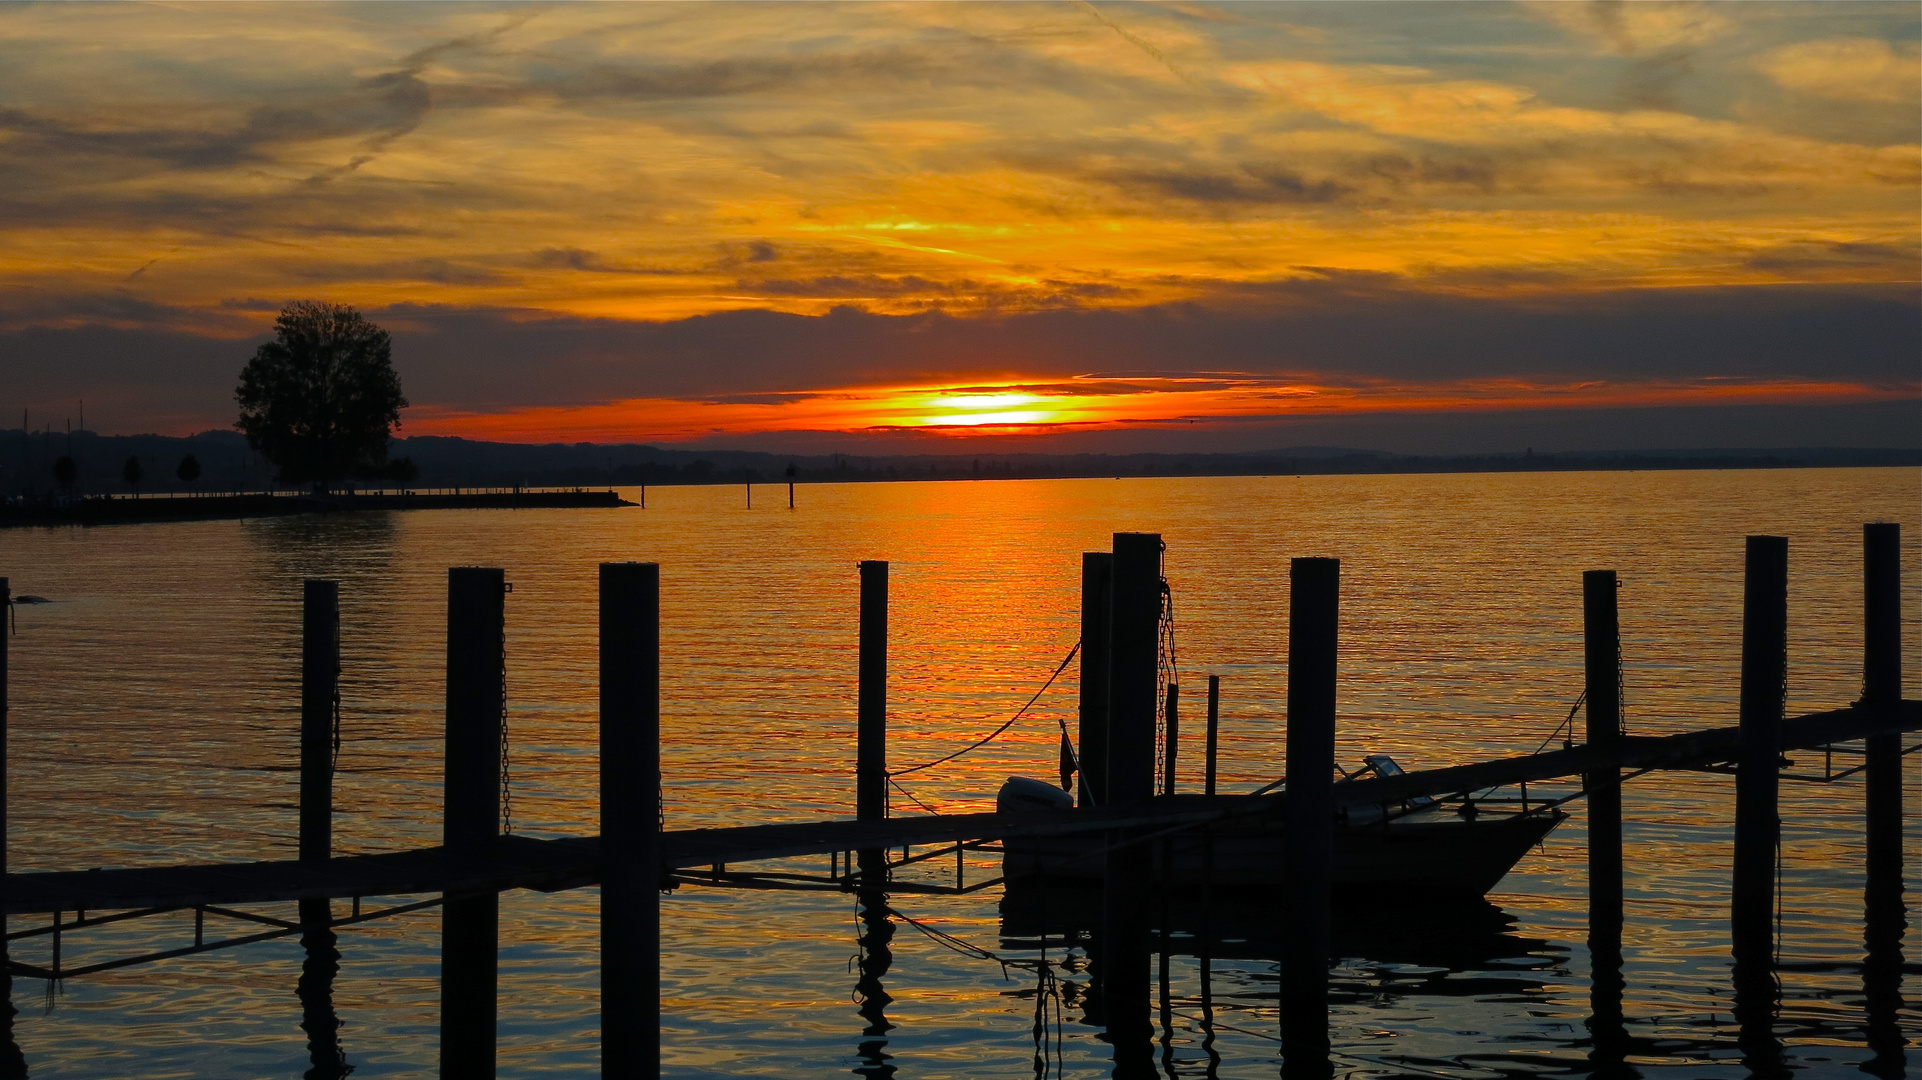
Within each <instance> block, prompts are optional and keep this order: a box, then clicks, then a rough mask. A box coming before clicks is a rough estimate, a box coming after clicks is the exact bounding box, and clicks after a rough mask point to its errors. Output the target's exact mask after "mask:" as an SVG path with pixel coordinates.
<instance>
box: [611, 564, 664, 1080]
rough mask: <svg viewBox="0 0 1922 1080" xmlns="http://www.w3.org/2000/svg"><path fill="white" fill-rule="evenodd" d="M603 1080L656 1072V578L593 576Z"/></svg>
mask: <svg viewBox="0 0 1922 1080" xmlns="http://www.w3.org/2000/svg"><path fill="white" fill-rule="evenodd" d="M600 574H601V577H600V678H601V701H600V705H601V731H600V751H601V767H600V786H601V866H602V870H601V874H602V877H601V1074H602V1075H603V1076H608V1077H640V1076H659V1075H660V1062H661V992H660V972H661V902H660V882H661V752H660V747H661V568H660V565H659V564H658V563H641V562H625V563H602V564H601V568H600Z"/></svg>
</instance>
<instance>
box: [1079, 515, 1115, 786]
mask: <svg viewBox="0 0 1922 1080" xmlns="http://www.w3.org/2000/svg"><path fill="white" fill-rule="evenodd" d="M1113 608H1114V554H1113V553H1112V552H1107V551H1084V552H1082V553H1081V699H1080V703H1079V705H1080V708H1079V718H1078V719H1079V722H1080V728H1079V734H1080V736H1081V746H1080V758H1081V791H1080V797H1079V798H1078V799H1077V800H1076V805H1077V806H1101V805H1103V804H1104V803H1106V802H1107V801H1108V673H1109V670H1110V666H1111V665H1110V659H1111V655H1112V654H1111V651H1110V648H1109V642H1110V633H1111V631H1112V627H1111V626H1110V625H1109V624H1110V622H1111V620H1112V618H1113Z"/></svg>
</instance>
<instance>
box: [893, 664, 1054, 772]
mask: <svg viewBox="0 0 1922 1080" xmlns="http://www.w3.org/2000/svg"><path fill="white" fill-rule="evenodd" d="M1080 651H1081V643H1080V642H1079V641H1077V642H1075V643H1074V648H1072V649H1069V650H1068V655H1067V656H1065V657H1063V658H1062V659H1061V663H1060V664H1059V665H1058V666H1057V667H1056V668H1055V669H1054V674H1052V675H1050V676H1048V681H1047V682H1044V683H1042V684H1041V689H1039V690H1036V691H1035V692H1034V696H1033V697H1031V698H1029V699H1028V703H1027V704H1026V705H1023V706H1021V707H1020V708H1019V709H1016V710H1015V713H1014V715H1013V716H1010V717H1008V722H1007V723H1005V724H1002V725H1001V726H1000V727H998V728H995V729H994V730H993V731H990V732H989V733H988V734H987V735H986V736H985V737H983V738H981V739H977V740H975V741H974V742H972V743H969V744H968V745H967V746H964V747H962V748H961V749H959V750H956V751H955V752H954V753H952V754H949V755H947V756H946V757H938V758H935V759H934V760H933V761H925V762H922V763H921V764H919V765H911V766H909V767H908V768H905V769H896V770H894V771H893V772H891V773H888V774H887V775H888V778H889V779H893V778H894V777H897V776H906V775H908V774H909V773H918V772H920V771H921V770H922V769H932V768H934V767H935V766H936V765H943V764H946V763H947V762H950V761H953V760H954V759H955V758H958V757H960V756H961V755H962V754H967V753H971V752H973V751H975V750H979V749H981V748H982V747H984V746H986V745H988V744H989V743H991V742H993V741H994V740H995V739H997V738H999V737H1000V735H1001V733H1002V732H1004V731H1006V730H1008V729H1009V728H1011V727H1013V726H1014V722H1015V721H1016V720H1019V719H1021V717H1022V716H1024V715H1026V713H1027V711H1028V710H1029V709H1031V708H1033V707H1034V703H1035V702H1037V701H1040V700H1041V695H1042V694H1045V693H1047V692H1048V687H1050V686H1053V685H1054V681H1055V680H1056V679H1058V678H1060V677H1061V673H1062V672H1064V671H1066V670H1068V665H1069V664H1070V663H1073V662H1074V658H1075V655H1076V654H1077V653H1079V652H1080ZM1062 731H1063V733H1064V734H1065V733H1066V731H1067V726H1066V724H1065V723H1064V724H1063V726H1062ZM896 786H897V787H899V786H900V785H898V784H897V785H896ZM903 794H905V792H904V793H903ZM909 798H913V796H909ZM917 801H918V800H917Z"/></svg>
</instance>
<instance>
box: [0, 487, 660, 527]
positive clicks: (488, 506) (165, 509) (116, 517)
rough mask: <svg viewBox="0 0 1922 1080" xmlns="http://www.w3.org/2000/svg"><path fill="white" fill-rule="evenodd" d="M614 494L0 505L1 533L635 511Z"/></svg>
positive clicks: (259, 496) (268, 496)
mask: <svg viewBox="0 0 1922 1080" xmlns="http://www.w3.org/2000/svg"><path fill="white" fill-rule="evenodd" d="M633 505H634V504H633V503H630V502H626V501H624V500H623V499H622V498H621V497H620V495H619V494H618V493H616V492H613V491H586V490H571V491H515V490H506V491H466V492H415V491H405V492H354V493H345V492H343V493H340V494H335V495H325V496H316V495H312V494H291V493H290V494H274V493H269V492H251V493H246V494H239V495H182V496H175V497H166V496H161V497H156V498H147V499H134V498H126V497H119V498H106V497H98V496H96V497H92V498H82V499H73V500H67V501H47V502H33V501H17V502H16V501H9V502H6V503H3V504H0V528H8V527H24V526H34V525H47V526H55V525H118V524H137V523H140V522H160V521H218V520H234V519H238V518H259V517H287V516H291V515H294V514H324V513H339V512H343V511H347V512H351V511H361V510H536V509H550V510H551V509H584V508H612V507H618V506H633Z"/></svg>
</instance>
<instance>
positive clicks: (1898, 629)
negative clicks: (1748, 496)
mask: <svg viewBox="0 0 1922 1080" xmlns="http://www.w3.org/2000/svg"><path fill="white" fill-rule="evenodd" d="M1901 542H1902V527H1901V526H1900V525H1897V524H1895V523H1894V522H1874V523H1871V524H1867V525H1864V526H1862V631H1863V632H1862V700H1861V703H1860V707H1862V708H1865V709H1876V708H1881V707H1884V706H1888V705H1893V704H1895V703H1897V702H1899V701H1901V700H1902V561H1901V560H1902V548H1901ZM1866 749H1867V760H1866V762H1865V766H1866V767H1865V768H1864V770H1863V774H1864V777H1863V778H1864V780H1865V781H1866V786H1867V789H1868V791H1867V807H1866V809H1867V817H1868V823H1867V824H1868V836H1867V840H1868V844H1867V847H1868V852H1867V855H1868V866H1867V870H1868V880H1867V883H1866V886H1865V888H1864V890H1863V914H1864V916H1865V918H1864V920H1863V921H1864V931H1863V939H1864V945H1865V955H1864V958H1863V963H1862V989H1863V997H1864V999H1865V1000H1866V1002H1867V1004H1868V1010H1867V1011H1868V1025H1867V1026H1868V1032H1867V1035H1868V1038H1867V1043H1868V1047H1869V1049H1871V1050H1873V1051H1874V1052H1875V1055H1876V1056H1875V1060H1874V1062H1872V1063H1871V1065H1870V1066H1864V1069H1865V1070H1866V1071H1868V1072H1870V1073H1872V1074H1873V1075H1876V1076H1899V1075H1901V1069H1902V1062H1903V1059H1904V1056H1905V1047H1906V1046H1907V1039H1906V1038H1905V1037H1904V1035H1903V1033H1902V1025H1901V1010H1902V1007H1903V1000H1902V967H1903V955H1902V937H1903V933H1904V932H1905V930H1906V929H1907V921H1908V920H1907V912H1906V911H1905V910H1904V908H1903V902H1902V891H1903V888H1902V736H1901V735H1900V734H1899V733H1896V732H1889V733H1887V734H1877V735H1871V736H1869V738H1868V740H1867V747H1866ZM1871 1066H1875V1067H1871Z"/></svg>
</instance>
